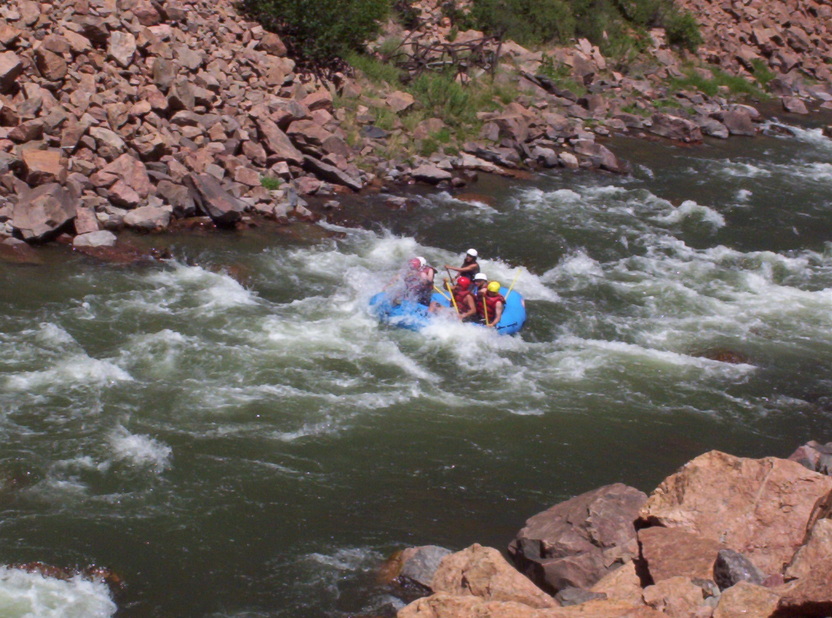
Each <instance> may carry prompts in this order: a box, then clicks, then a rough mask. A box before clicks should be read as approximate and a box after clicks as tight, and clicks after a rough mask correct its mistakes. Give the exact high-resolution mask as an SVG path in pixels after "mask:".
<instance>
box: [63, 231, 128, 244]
mask: <svg viewBox="0 0 832 618" xmlns="http://www.w3.org/2000/svg"><path fill="white" fill-rule="evenodd" d="M116 240H117V237H116V235H115V234H113V233H112V232H108V231H107V230H99V231H97V232H88V233H86V234H79V235H78V236H76V237H75V238H74V239H73V240H72V246H73V247H112V246H114V245H115V244H116Z"/></svg>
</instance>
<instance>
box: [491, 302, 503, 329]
mask: <svg viewBox="0 0 832 618" xmlns="http://www.w3.org/2000/svg"><path fill="white" fill-rule="evenodd" d="M502 317H503V303H502V302H499V303H497V304H496V305H494V319H493V320H491V324H489V326H490V327H492V328H494V327H495V326H497V324H499V323H500V318H502Z"/></svg>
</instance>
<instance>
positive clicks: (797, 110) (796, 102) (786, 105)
mask: <svg viewBox="0 0 832 618" xmlns="http://www.w3.org/2000/svg"><path fill="white" fill-rule="evenodd" d="M782 102H783V109H784V110H786V111H787V112H790V113H792V114H803V115H805V114H808V113H809V110H808V109H807V108H806V104H805V103H804V102H803V101H801V100H800V99H799V98H797V97H783V99H782Z"/></svg>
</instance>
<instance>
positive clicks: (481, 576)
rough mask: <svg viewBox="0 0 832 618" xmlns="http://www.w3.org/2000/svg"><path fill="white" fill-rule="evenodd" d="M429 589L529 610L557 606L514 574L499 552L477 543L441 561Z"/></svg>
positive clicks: (535, 587) (522, 578)
mask: <svg viewBox="0 0 832 618" xmlns="http://www.w3.org/2000/svg"><path fill="white" fill-rule="evenodd" d="M430 587H431V589H432V590H434V591H435V592H444V593H448V594H454V595H472V596H476V597H480V598H483V599H488V600H492V601H513V602H516V603H522V604H524V605H526V606H528V607H535V608H547V607H557V606H558V603H557V601H555V600H554V599H553V598H552V597H550V596H549V595H548V594H546V593H545V592H543V591H542V590H541V589H540V588H538V587H537V586H535V585H534V584H533V583H532V582H530V581H529V580H528V579H526V578H525V577H523V576H522V575H521V574H520V573H518V572H517V571H516V570H514V568H512V566H511V565H510V564H509V563H508V562H506V560H505V558H503V557H502V555H501V554H500V552H499V551H497V550H496V549H493V548H491V547H483V546H482V545H479V544H477V543H474V544H473V545H471V546H470V547H468V548H467V549H464V550H462V551H460V552H457V553H455V554H450V555H448V556H446V557H445V558H443V559H442V561H441V563H440V564H439V568H438V569H437V570H436V574H435V575H434V577H433V580H432V581H431V586H430Z"/></svg>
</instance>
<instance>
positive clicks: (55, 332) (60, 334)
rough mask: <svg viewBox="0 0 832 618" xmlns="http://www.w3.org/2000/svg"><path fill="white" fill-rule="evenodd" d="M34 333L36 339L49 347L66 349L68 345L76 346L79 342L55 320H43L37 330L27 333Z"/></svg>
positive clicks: (40, 343)
mask: <svg viewBox="0 0 832 618" xmlns="http://www.w3.org/2000/svg"><path fill="white" fill-rule="evenodd" d="M29 333H31V334H34V340H35V341H36V342H37V343H38V344H39V345H43V346H45V347H48V348H54V349H64V348H67V347H71V348H76V347H78V342H77V341H75V338H74V337H73V336H72V335H70V334H69V333H68V332H67V331H66V330H65V329H64V328H62V327H61V326H58V325H57V324H54V323H53V322H42V323H41V324H40V329H39V330H37V331H28V332H27V333H26V334H29Z"/></svg>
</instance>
